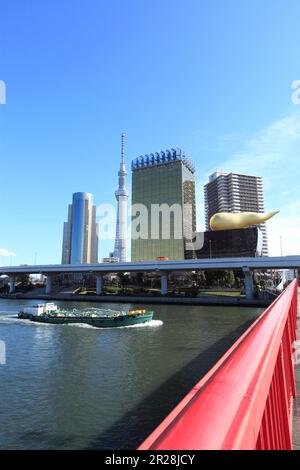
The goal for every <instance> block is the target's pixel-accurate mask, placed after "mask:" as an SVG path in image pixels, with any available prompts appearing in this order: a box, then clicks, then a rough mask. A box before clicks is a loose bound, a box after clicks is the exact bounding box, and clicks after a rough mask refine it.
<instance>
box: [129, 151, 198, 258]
mask: <svg viewBox="0 0 300 470" xmlns="http://www.w3.org/2000/svg"><path fill="white" fill-rule="evenodd" d="M194 172H195V169H194V166H193V164H192V162H191V161H190V159H189V158H188V157H187V156H186V155H185V153H184V152H183V151H182V150H181V149H171V150H166V151H163V152H159V153H157V152H156V153H155V154H149V155H144V156H142V157H139V158H137V159H135V160H134V161H133V162H132V210H133V213H132V237H131V238H132V240H131V259H132V261H146V260H153V259H156V258H159V257H165V258H168V259H170V260H175V259H184V258H189V257H192V254H191V253H192V252H189V251H187V250H186V241H187V240H191V239H192V233H194V232H195V230H196V209H195V181H194Z"/></svg>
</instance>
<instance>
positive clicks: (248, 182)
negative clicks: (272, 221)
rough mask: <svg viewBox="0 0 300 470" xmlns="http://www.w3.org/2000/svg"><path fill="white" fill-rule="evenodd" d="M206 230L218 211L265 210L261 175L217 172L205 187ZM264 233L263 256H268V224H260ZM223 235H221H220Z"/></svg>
mask: <svg viewBox="0 0 300 470" xmlns="http://www.w3.org/2000/svg"><path fill="white" fill-rule="evenodd" d="M204 200H205V222H206V230H210V227H209V221H210V219H211V217H212V216H213V215H214V214H216V213H217V212H234V213H238V212H261V213H262V212H264V211H265V205H264V190H263V181H262V178H261V177H258V176H250V175H243V174H237V173H223V172H215V173H213V174H212V175H211V176H210V177H209V182H208V183H207V184H206V185H205V187H204ZM259 229H260V231H261V233H262V256H268V237H267V228H266V224H265V223H263V224H261V225H259ZM220 236H221V235H220Z"/></svg>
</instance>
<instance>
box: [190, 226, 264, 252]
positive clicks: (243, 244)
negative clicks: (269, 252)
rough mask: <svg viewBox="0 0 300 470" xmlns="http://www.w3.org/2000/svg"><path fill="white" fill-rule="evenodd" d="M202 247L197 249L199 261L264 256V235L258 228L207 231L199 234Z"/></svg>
mask: <svg viewBox="0 0 300 470" xmlns="http://www.w3.org/2000/svg"><path fill="white" fill-rule="evenodd" d="M198 235H199V236H198V239H201V240H202V242H203V243H202V246H201V247H199V248H198V249H196V257H197V258H198V259H203V258H204V259H208V258H250V257H256V256H262V233H261V231H260V230H259V228H258V227H249V228H243V229H235V230H221V231H216V232H214V231H212V230H210V231H207V232H202V233H199V234H198Z"/></svg>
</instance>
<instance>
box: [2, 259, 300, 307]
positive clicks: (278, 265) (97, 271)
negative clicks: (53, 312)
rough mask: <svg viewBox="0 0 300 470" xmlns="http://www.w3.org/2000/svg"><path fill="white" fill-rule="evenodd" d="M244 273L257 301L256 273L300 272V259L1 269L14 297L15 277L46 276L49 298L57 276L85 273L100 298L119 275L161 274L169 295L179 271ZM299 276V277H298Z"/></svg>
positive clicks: (250, 293)
mask: <svg viewBox="0 0 300 470" xmlns="http://www.w3.org/2000/svg"><path fill="white" fill-rule="evenodd" d="M225 269H230V270H242V271H243V272H244V275H245V293H246V298H247V299H249V300H250V299H252V298H253V272H254V271H255V270H262V269H292V270H294V271H295V272H296V271H297V270H298V269H300V256H277V257H257V258H209V259H193V260H175V261H171V260H166V261H142V262H127V263H97V264H49V265H32V266H30V265H21V266H0V275H2V274H6V275H8V276H9V278H10V280H9V283H10V294H12V293H14V292H15V277H16V275H18V274H43V275H44V276H46V294H51V292H52V279H53V275H57V274H64V273H67V274H72V273H73V274H75V273H85V274H94V275H95V277H96V294H97V295H102V293H103V276H104V275H105V274H108V273H118V272H143V273H146V272H157V273H159V274H160V276H161V294H162V295H166V294H167V293H168V274H169V273H172V272H176V271H177V272H178V271H196V270H204V271H208V270H212V271H216V270H225ZM295 276H296V274H295Z"/></svg>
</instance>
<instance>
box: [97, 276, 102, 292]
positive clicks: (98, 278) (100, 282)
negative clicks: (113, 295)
mask: <svg viewBox="0 0 300 470" xmlns="http://www.w3.org/2000/svg"><path fill="white" fill-rule="evenodd" d="M96 295H103V275H99V274H97V276H96Z"/></svg>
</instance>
